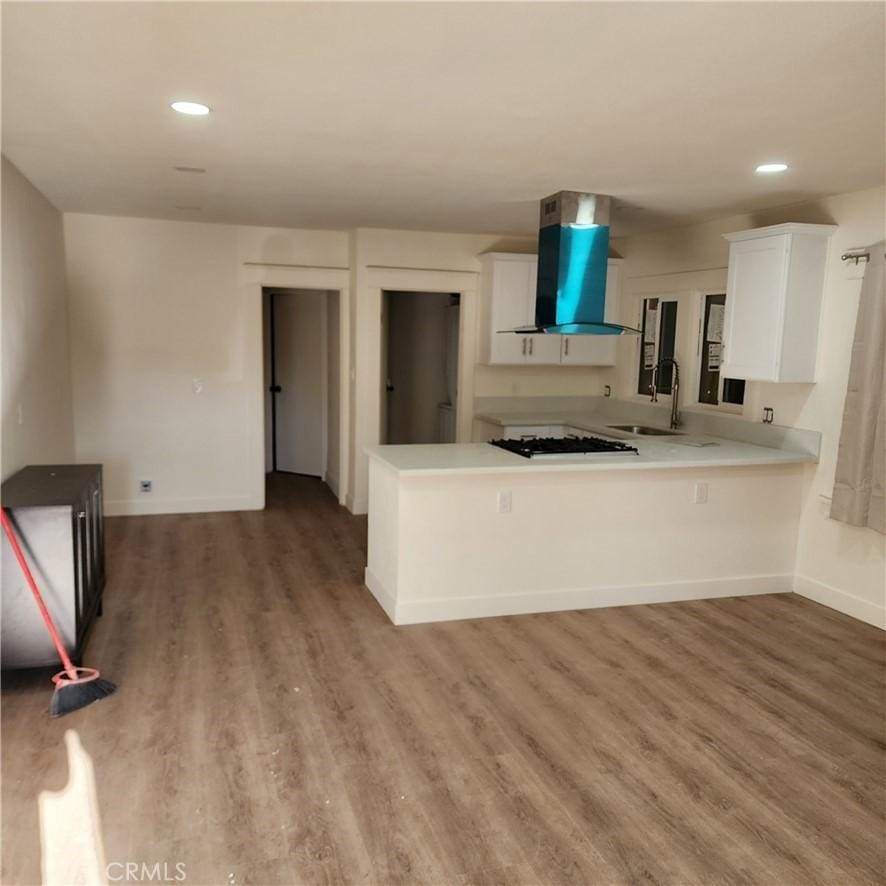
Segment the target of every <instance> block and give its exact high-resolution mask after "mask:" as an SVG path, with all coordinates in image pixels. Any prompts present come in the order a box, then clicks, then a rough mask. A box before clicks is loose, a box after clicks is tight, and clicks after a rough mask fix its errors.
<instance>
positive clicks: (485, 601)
mask: <svg viewBox="0 0 886 886" xmlns="http://www.w3.org/2000/svg"><path fill="white" fill-rule="evenodd" d="M505 423H506V422H500V424H505ZM580 429H581V430H584V431H586V432H587V433H592V434H600V433H604V434H607V435H609V436H611V437H612V438H614V439H620V440H622V441H625V442H630V444H631V445H632V446H634V447H636V449H637V453H633V452H630V453H626V452H617V453H602V454H591V455H584V456H558V457H553V458H533V459H528V458H524V457H522V456H520V455H517V454H514V453H512V452H507V451H505V450H503V449H500V448H498V447H495V446H491V445H488V444H487V443H466V444H448V445H419V446H374V447H370V448H368V449H367V452H368V454H369V457H370V458H369V548H368V564H367V569H366V584H367V586H368V587H369V589H370V590H371V591H372V593H373V594H374V595H375V597H376V599H377V600H378V602H379V603H380V604H381V606H382V607H383V608H384V610H385V612H386V613H387V614H388V616H389V617H390V619H391V620H392V621H393V622H394V623H395V624H410V623H416V622H428V621H441V620H449V619H459V618H474V617H481V616H493V615H510V614H516V613H526V612H548V611H554V610H562V609H583V608H590V607H598V606H618V605H627V604H635V603H654V602H664V601H673V600H690V599H700V598H706V597H723V596H736V595H742V594H760V593H775V592H786V591H791V590H792V578H793V570H794V557H795V552H796V538H797V529H798V520H799V516H800V508H801V499H802V494H803V482H802V479H803V473H804V470H805V465H806V464H808V463H810V462H814V461H816V454H815V453H813V452H810V451H804V450H801V449H799V448H797V449H794V448H791V449H785V448H777V447H776V446H773V445H767V446H761V445H755V444H752V443H747V442H739V441H737V440H730V439H726V438H722V437H714V436H711V435H709V434H702V433H696V432H686V433H682V434H679V435H673V436H671V435H662V436H659V437H654V436H653V437H648V436H638V435H635V434H624V433H620V432H616V431H613V430H610V429H608V428H606V427H605V426H603V427H602V428H601V427H599V421H597V422H595V421H593V420H591V421H586V422H584V427H583V428H580Z"/></svg>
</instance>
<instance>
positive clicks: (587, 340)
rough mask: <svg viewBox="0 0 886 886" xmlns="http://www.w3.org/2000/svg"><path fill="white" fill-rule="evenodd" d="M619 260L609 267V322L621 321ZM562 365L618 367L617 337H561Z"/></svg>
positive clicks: (607, 308)
mask: <svg viewBox="0 0 886 886" xmlns="http://www.w3.org/2000/svg"><path fill="white" fill-rule="evenodd" d="M621 262H622V260H621V259H620V258H611V259H609V263H608V265H607V267H606V311H605V313H604V316H603V319H604V320H605V321H606V322H607V323H618V322H619V315H618V309H619V296H620V292H621V286H620V283H621ZM560 338H561V339H562V343H561V353H560V362H561V363H562V364H563V365H564V366H615V355H616V342H617V341H618V336H617V335H561V336H560Z"/></svg>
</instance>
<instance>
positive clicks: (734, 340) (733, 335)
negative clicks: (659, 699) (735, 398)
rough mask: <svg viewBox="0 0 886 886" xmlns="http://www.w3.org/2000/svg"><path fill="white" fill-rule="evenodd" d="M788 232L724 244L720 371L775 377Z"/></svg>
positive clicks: (748, 376)
mask: <svg viewBox="0 0 886 886" xmlns="http://www.w3.org/2000/svg"><path fill="white" fill-rule="evenodd" d="M788 237H789V235H788V234H783V235H780V236H776V237H765V238H761V239H758V240H742V241H739V242H736V243H733V244H731V246H730V248H729V276H728V282H727V286H726V316H725V322H724V329H723V351H724V353H723V359H722V364H721V366H720V374H721V376H728V377H729V378H745V379H757V380H760V381H777V379H778V368H779V367H778V364H779V353H780V350H781V338H782V326H783V317H784V295H785V284H786V278H785V275H786V272H787V249H788Z"/></svg>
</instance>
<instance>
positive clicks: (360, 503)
mask: <svg viewBox="0 0 886 886" xmlns="http://www.w3.org/2000/svg"><path fill="white" fill-rule="evenodd" d="M345 507H346V508H347V509H348V510H349V511H350V512H351V513H352V514H354V515H355V516H360V515H362V514H368V513H369V501H368V500H367V499H365V498H354V496H353V495H348V496H347V497H346V498H345Z"/></svg>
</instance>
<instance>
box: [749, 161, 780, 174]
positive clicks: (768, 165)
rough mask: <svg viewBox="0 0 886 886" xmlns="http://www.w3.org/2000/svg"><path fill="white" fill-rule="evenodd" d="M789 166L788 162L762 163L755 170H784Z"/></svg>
mask: <svg viewBox="0 0 886 886" xmlns="http://www.w3.org/2000/svg"><path fill="white" fill-rule="evenodd" d="M787 168H788V164H787V163H761V164H760V165H759V166H758V167H757V168H756V169H755V170H754V172H764V173H766V172H784V171H785V170H786V169H787Z"/></svg>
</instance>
